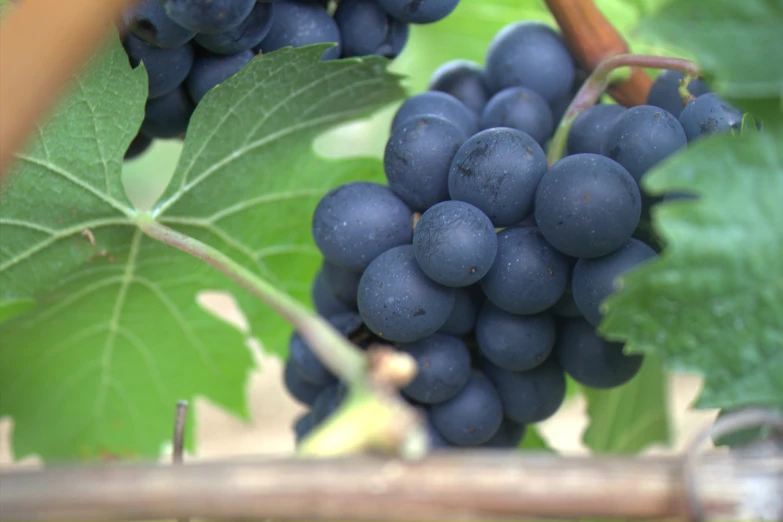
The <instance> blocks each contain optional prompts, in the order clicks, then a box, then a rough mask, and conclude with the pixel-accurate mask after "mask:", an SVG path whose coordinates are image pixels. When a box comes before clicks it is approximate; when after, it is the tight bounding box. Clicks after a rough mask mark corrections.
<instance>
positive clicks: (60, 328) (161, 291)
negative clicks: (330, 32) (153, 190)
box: [0, 38, 402, 460]
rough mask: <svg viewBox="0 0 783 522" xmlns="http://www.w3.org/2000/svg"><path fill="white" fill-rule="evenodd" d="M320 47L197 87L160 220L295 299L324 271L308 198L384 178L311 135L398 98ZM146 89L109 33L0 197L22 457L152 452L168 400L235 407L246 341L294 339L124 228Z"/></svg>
mask: <svg viewBox="0 0 783 522" xmlns="http://www.w3.org/2000/svg"><path fill="white" fill-rule="evenodd" d="M325 48H326V46H323V45H321V46H314V47H310V48H303V49H296V50H293V49H285V50H281V51H278V52H275V53H269V54H266V55H264V56H262V57H257V58H255V59H254V60H253V61H252V62H251V63H250V64H249V65H248V66H247V67H246V68H245V69H244V70H243V71H242V72H240V73H239V74H237V75H235V76H234V77H233V78H232V79H230V80H228V81H226V82H225V83H224V84H222V85H221V86H220V87H219V88H217V89H215V90H213V91H212V92H211V93H210V94H208V95H207V96H206V97H205V99H204V100H203V101H202V103H201V104H200V105H199V107H198V109H197V110H196V113H195V114H194V116H193V120H192V124H191V127H190V129H189V131H188V136H187V138H186V141H185V146H184V153H183V156H182V158H181V160H180V164H179V166H178V170H177V173H176V174H175V176H174V178H173V182H172V188H171V190H169V192H168V194H167V195H166V196H165V197H164V198H163V199H162V200H161V202H160V203H159V204H158V206H157V207H156V210H155V213H156V215H157V216H158V218H159V219H161V220H162V221H164V222H166V223H168V224H170V225H172V226H174V227H176V228H181V229H183V230H185V231H186V232H190V233H192V234H193V235H194V236H197V237H200V238H201V239H203V240H206V241H208V242H210V243H211V244H213V245H214V246H217V247H219V248H225V249H226V251H227V252H228V253H229V254H231V255H236V256H238V257H239V258H240V259H242V260H243V261H245V262H246V264H247V265H248V266H250V267H252V268H253V269H256V270H257V271H258V272H260V273H261V274H263V275H266V276H268V277H269V278H270V279H272V280H273V281H275V282H277V283H279V284H280V285H281V286H282V287H284V288H287V289H289V290H292V293H294V295H296V296H297V297H299V298H306V296H307V293H308V291H307V288H306V287H307V284H306V283H305V281H307V280H308V278H310V277H312V274H313V273H314V272H315V270H316V269H317V266H318V263H319V258H318V256H317V255H316V251H315V249H314V247H313V245H312V242H311V241H312V240H311V239H310V237H309V221H310V217H311V214H312V210H313V208H314V206H315V204H316V203H317V200H318V199H319V197H320V196H321V195H322V194H323V193H325V192H326V191H327V190H328V189H329V188H331V186H333V185H334V184H335V183H337V182H341V181H347V180H350V179H356V178H373V177H377V176H378V173H379V172H382V167H381V166H380V165H379V163H378V162H377V161H375V160H372V161H369V160H358V159H357V160H346V161H341V162H334V161H325V160H322V159H320V158H318V157H317V156H316V155H315V154H314V152H313V151H312V147H311V143H312V140H313V138H314V137H315V136H316V135H317V134H318V133H319V132H323V131H324V130H325V129H327V128H328V127H329V126H330V125H332V124H334V123H338V122H342V121H345V120H347V119H349V118H352V117H356V116H361V115H363V114H366V113H368V112H370V111H372V110H374V109H376V108H378V107H380V106H381V105H382V104H384V103H387V102H389V101H392V100H394V99H395V98H398V97H400V96H401V94H402V91H401V89H400V87H399V86H398V81H397V78H395V77H394V76H392V75H390V74H389V73H387V72H386V70H385V61H384V60H382V59H375V58H373V59H361V60H359V59H354V60H342V61H336V62H328V63H327V62H321V61H320V60H319V58H320V56H321V54H322V53H323V51H324V49H325ZM145 85H146V76H145V73H144V71H143V69H137V70H131V68H130V65H129V64H128V60H127V57H126V56H125V54H124V51H123V49H122V47H121V45H120V43H119V41H118V39H116V38H115V39H114V40H113V42H112V45H111V46H110V48H109V49H108V50H106V51H105V52H104V53H102V54H101V55H100V57H99V58H97V59H96V61H95V62H94V63H93V64H92V65H91V66H90V67H89V69H88V72H87V73H86V74H85V75H83V76H82V77H80V78H79V79H78V82H77V85H76V87H75V89H74V92H73V94H72V95H71V96H70V97H69V98H68V99H67V100H65V101H64V102H63V103H62V104H61V105H60V108H59V109H58V111H57V112H56V114H55V115H54V116H53V117H52V118H51V119H50V120H49V121H48V122H47V123H46V124H45V125H44V126H42V127H41V128H40V129H39V133H38V137H37V139H36V140H35V143H34V144H33V145H32V146H31V147H30V149H29V150H28V151H27V152H25V153H24V154H21V155H20V156H19V162H18V164H17V167H16V169H15V172H13V173H12V174H11V182H10V184H9V185H8V186H7V187H6V189H7V190H5V191H4V192H3V194H2V205H0V235H1V236H2V238H3V243H2V248H1V249H0V303H3V304H4V305H7V304H8V303H11V302H20V301H25V300H28V299H31V298H32V299H35V301H36V303H37V305H36V307H35V308H34V309H32V310H28V311H27V312H25V313H21V314H19V315H17V316H15V317H13V318H11V319H10V320H8V321H6V322H4V323H3V324H2V325H0V339H1V340H2V344H0V415H9V416H11V417H12V418H13V419H14V422H15V427H14V452H15V454H16V455H17V456H23V455H27V454H30V453H37V454H39V455H41V456H42V457H43V458H44V459H45V460H52V459H75V458H100V457H117V456H119V457H134V456H145V457H155V456H157V455H158V453H159V450H160V448H161V445H162V443H164V442H165V441H166V440H167V439H168V438H169V437H170V434H171V428H172V420H173V412H174V406H175V403H176V401H177V400H179V399H190V400H192V399H193V398H194V397H195V396H197V395H198V396H204V397H206V398H208V399H209V400H211V401H213V402H214V403H216V404H218V405H221V406H223V407H225V408H227V409H228V410H229V411H231V412H233V413H235V414H237V415H240V416H246V415H247V404H246V397H245V384H246V381H247V378H248V372H249V371H250V370H251V369H252V367H253V360H252V357H251V355H250V352H249V350H247V349H246V347H245V346H244V344H245V341H246V336H247V335H250V334H254V333H256V332H257V334H256V335H258V336H259V337H261V339H262V340H263V341H264V342H265V343H266V345H267V346H266V348H267V350H269V351H275V352H278V353H280V352H284V351H285V346H284V344H283V343H282V342H281V340H282V339H284V338H285V336H286V335H287V331H290V330H287V328H286V327H285V326H284V325H283V323H282V322H281V321H278V320H276V319H274V318H273V317H272V315H273V314H272V312H271V311H270V310H269V309H267V308H265V307H264V306H262V305H261V304H260V303H259V302H257V301H256V300H254V299H251V298H247V297H245V293H244V292H243V291H242V290H240V289H239V288H237V287H236V286H235V285H234V284H233V283H231V282H229V281H228V280H227V279H226V278H225V277H223V276H222V274H220V273H218V272H217V271H215V270H213V269H212V268H211V267H209V266H207V265H206V264H204V263H203V262H201V261H199V260H197V259H195V258H191V257H190V256H188V255H186V254H183V253H181V252H179V251H176V250H174V249H172V248H170V247H168V246H166V245H163V244H160V243H157V242H155V241H153V240H151V239H149V238H147V237H146V236H143V235H142V234H141V232H140V231H139V229H137V228H136V226H135V218H136V215H137V213H138V211H137V210H136V209H134V208H133V207H132V206H131V203H130V202H129V200H128V199H127V197H126V195H125V192H124V190H123V187H122V183H121V179H120V170H121V166H122V157H123V154H124V151H125V150H126V148H127V146H128V144H129V143H130V141H131V139H132V138H133V136H134V135H135V133H136V131H137V129H138V128H139V125H140V123H141V120H142V118H143V112H144V101H145V98H146V87H145ZM117 93H121V95H118V94H117ZM164 175H165V174H164ZM302 254H306V255H302ZM243 256H244V257H243ZM207 289H208V290H225V291H230V292H233V293H235V295H237V296H238V297H241V299H240V302H241V304H242V305H243V308H244V310H245V312H246V313H247V315H248V317H249V319H250V325H251V331H250V332H240V331H238V330H236V329H234V328H233V327H231V326H229V325H227V324H226V323H224V322H222V321H220V320H218V319H216V318H214V317H213V316H212V315H211V314H209V313H207V312H206V311H204V310H203V309H202V308H201V307H200V305H199V304H198V303H197V301H196V297H197V294H198V293H199V292H200V291H201V290H207ZM270 339H271V341H270ZM188 428H189V430H190V431H189V434H190V435H191V436H189V437H188V438H187V440H188V443H189V444H188V446H189V447H190V448H192V447H193V437H192V434H193V423H190V424H189V426H188Z"/></svg>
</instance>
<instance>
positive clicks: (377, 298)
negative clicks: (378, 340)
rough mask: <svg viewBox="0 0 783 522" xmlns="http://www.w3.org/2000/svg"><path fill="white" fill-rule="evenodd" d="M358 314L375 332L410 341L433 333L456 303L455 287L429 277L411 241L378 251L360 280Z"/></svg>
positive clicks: (406, 341)
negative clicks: (419, 263) (380, 252)
mask: <svg viewBox="0 0 783 522" xmlns="http://www.w3.org/2000/svg"><path fill="white" fill-rule="evenodd" d="M358 302H359V314H361V316H362V319H364V323H365V324H366V325H367V327H368V328H369V329H370V330H372V331H373V332H374V333H375V334H376V335H378V336H380V337H383V338H384V339H388V340H390V341H397V342H403V343H411V342H414V341H418V340H420V339H424V338H425V337H427V336H429V335H432V334H434V333H435V332H436V331H438V329H439V328H440V327H441V326H443V325H444V324H445V322H446V319H448V317H449V314H450V313H451V309H452V307H453V306H454V289H453V288H448V287H445V286H441V285H439V284H437V283H436V282H434V281H432V280H431V279H429V278H428V277H427V276H426V275H425V274H424V272H422V271H421V268H419V265H418V263H417V262H416V258H415V257H414V256H413V247H412V246H411V245H402V246H398V247H394V248H392V249H391V250H388V251H386V252H384V253H383V254H381V255H379V256H378V257H377V258H375V260H373V262H372V263H370V266H368V267H367V269H366V270H365V271H364V274H362V279H361V281H359V298H358Z"/></svg>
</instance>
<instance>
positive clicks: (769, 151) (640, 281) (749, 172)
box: [601, 132, 783, 408]
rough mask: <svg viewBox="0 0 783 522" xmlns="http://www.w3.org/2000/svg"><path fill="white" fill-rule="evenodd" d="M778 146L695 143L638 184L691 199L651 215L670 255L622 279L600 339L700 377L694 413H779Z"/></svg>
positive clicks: (768, 136) (781, 214) (782, 215)
mask: <svg viewBox="0 0 783 522" xmlns="http://www.w3.org/2000/svg"><path fill="white" fill-rule="evenodd" d="M780 143H781V136H780V135H776V134H772V133H768V132H765V133H762V134H756V135H748V136H742V137H738V136H729V135H723V136H715V137H711V138H707V139H702V140H699V141H698V142H696V143H694V144H692V145H691V146H689V147H688V148H687V149H686V150H685V151H683V152H682V153H680V154H677V155H676V156H675V157H673V158H672V159H671V160H670V161H668V162H667V163H665V164H664V165H662V166H661V167H660V168H658V169H656V170H654V171H652V172H650V173H648V174H647V175H645V178H644V180H643V183H644V185H645V186H646V188H647V189H648V190H649V191H651V192H653V193H656V194H662V193H665V192H668V191H685V192H691V193H695V194H700V195H701V197H700V199H699V200H686V201H675V202H671V203H668V204H662V205H659V206H657V207H656V208H654V209H653V219H654V225H655V227H656V229H657V231H658V232H659V233H660V234H661V235H662V236H663V237H664V238H665V239H666V241H667V242H668V247H667V248H666V250H665V251H664V252H663V254H662V255H661V256H660V257H658V258H657V259H656V260H654V261H651V262H650V263H648V264H646V265H645V266H643V267H639V268H638V269H636V270H634V271H633V272H632V273H629V274H628V275H627V276H623V277H622V278H621V281H622V283H623V289H622V291H620V292H619V293H617V294H615V295H614V296H612V297H610V298H609V300H608V301H607V303H606V307H607V312H608V314H607V316H606V318H605V320H604V322H603V323H602V325H601V330H602V331H603V333H604V334H606V335H609V336H611V337H613V338H616V339H624V340H627V341H628V343H629V344H630V346H631V347H633V349H635V350H638V351H642V352H648V353H655V352H662V353H664V354H666V355H668V357H669V359H668V361H667V362H668V365H669V367H671V368H672V369H675V370H684V371H695V372H699V373H702V374H704V375H705V379H706V381H705V385H704V390H703V391H702V394H701V397H700V399H699V401H698V405H699V406H701V407H704V408H736V407H740V406H744V405H754V404H757V405H758V404H770V405H783V379H781V375H783V350H781V349H780V347H781V346H783V263H781V262H780V259H781V256H783V205H781V202H780V194H783V156H782V155H781V148H780Z"/></svg>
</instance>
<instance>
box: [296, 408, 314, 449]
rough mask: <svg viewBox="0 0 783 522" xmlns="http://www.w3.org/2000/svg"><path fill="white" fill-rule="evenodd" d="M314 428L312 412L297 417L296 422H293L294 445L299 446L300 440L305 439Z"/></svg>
mask: <svg viewBox="0 0 783 522" xmlns="http://www.w3.org/2000/svg"><path fill="white" fill-rule="evenodd" d="M314 427H315V425H314V424H313V414H312V412H309V411H308V412H306V413H303V414H302V415H300V416H299V417H297V419H296V421H294V436H295V441H296V444H299V443H300V442H301V441H302V439H304V438H305V437H307V435H309V434H310V432H311V431H313V428H314Z"/></svg>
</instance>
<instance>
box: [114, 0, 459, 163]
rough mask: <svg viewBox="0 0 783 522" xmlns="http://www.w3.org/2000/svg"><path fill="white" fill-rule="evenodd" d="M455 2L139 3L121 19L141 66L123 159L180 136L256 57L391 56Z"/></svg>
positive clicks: (131, 51) (209, 0)
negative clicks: (289, 53)
mask: <svg viewBox="0 0 783 522" xmlns="http://www.w3.org/2000/svg"><path fill="white" fill-rule="evenodd" d="M458 3H459V0H339V1H337V0H332V1H329V0H326V1H322V0H140V2H139V3H138V4H137V5H136V6H135V7H133V8H131V9H129V10H128V11H127V12H126V13H125V15H124V17H123V26H124V27H123V29H124V31H123V32H124V33H126V35H125V37H124V42H123V43H124V46H125V50H126V51H127V53H128V57H129V58H130V61H131V63H132V64H133V66H134V67H135V66H137V65H138V64H139V63H142V62H143V63H144V65H145V67H146V69H147V73H148V75H149V95H148V101H147V105H146V112H145V118H144V123H143V124H142V127H141V130H140V132H139V134H138V135H137V137H136V139H135V140H134V141H133V143H132V144H131V146H130V148H129V150H128V152H127V154H126V159H130V158H133V157H136V156H138V155H139V154H141V153H142V152H144V151H145V150H146V148H147V147H148V146H149V145H150V144H151V143H152V140H154V139H171V138H176V137H179V136H181V135H183V134H184V133H185V131H186V129H187V126H188V122H189V120H190V116H191V115H192V113H193V111H194V109H195V107H196V105H197V104H198V103H199V101H200V100H201V99H202V98H203V97H204V95H205V94H206V93H207V92H209V91H210V90H211V89H212V88H213V87H215V86H216V85H218V84H220V83H222V82H223V81H225V80H226V79H228V78H229V77H231V76H233V75H234V74H236V73H237V72H238V71H239V70H240V69H242V68H243V67H244V66H245V65H247V63H248V62H249V61H250V60H251V59H252V58H253V57H254V56H255V55H257V54H259V53H262V52H271V51H275V50H277V49H281V48H283V47H288V46H291V47H301V46H304V45H310V44H316V43H336V44H337V46H336V47H333V48H330V49H328V50H327V51H326V52H325V53H324V56H323V59H324V60H332V59H336V58H340V57H351V56H367V55H380V56H384V57H387V58H395V57H396V56H397V55H398V54H400V52H402V49H403V47H405V44H406V42H407V40H408V26H409V24H427V23H432V22H436V21H438V20H440V19H442V18H444V17H446V16H447V15H448V14H449V13H451V11H453V10H454V9H455V8H456V7H457V4H458Z"/></svg>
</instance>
